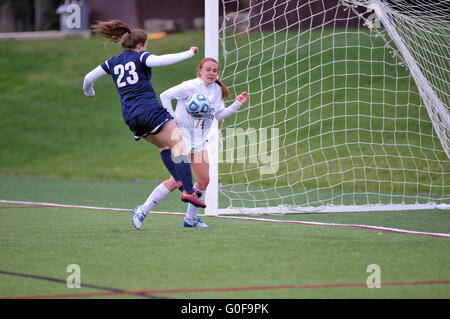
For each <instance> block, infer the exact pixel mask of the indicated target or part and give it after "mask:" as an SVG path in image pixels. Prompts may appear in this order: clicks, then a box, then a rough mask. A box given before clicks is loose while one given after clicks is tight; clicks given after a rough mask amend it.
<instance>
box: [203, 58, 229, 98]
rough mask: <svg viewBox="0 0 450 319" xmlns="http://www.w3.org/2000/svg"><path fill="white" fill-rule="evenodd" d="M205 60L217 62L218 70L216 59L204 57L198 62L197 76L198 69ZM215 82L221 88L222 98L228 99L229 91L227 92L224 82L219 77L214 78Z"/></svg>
mask: <svg viewBox="0 0 450 319" xmlns="http://www.w3.org/2000/svg"><path fill="white" fill-rule="evenodd" d="M205 62H214V63H217V65H218V66H219V70H220V64H219V62H217V61H216V60H215V59H213V58H204V59H203V60H202V61H201V62H200V64H199V65H198V72H197V76H198V75H199V73H200V69H201V68H203V64H204V63H205ZM216 83H217V84H218V85H220V88H221V89H222V100H224V101H226V100H228V98H229V95H230V93H229V91H228V88H227V86H226V85H225V84H223V82H222V81H220V80H219V79H216Z"/></svg>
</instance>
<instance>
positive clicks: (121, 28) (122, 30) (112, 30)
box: [91, 20, 147, 49]
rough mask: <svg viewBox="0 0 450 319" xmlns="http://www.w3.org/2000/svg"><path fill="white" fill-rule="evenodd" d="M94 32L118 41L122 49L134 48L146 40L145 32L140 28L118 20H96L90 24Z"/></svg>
mask: <svg viewBox="0 0 450 319" xmlns="http://www.w3.org/2000/svg"><path fill="white" fill-rule="evenodd" d="M91 30H92V32H94V33H97V34H99V35H102V36H104V37H105V38H107V39H110V40H111V41H113V42H117V43H120V44H121V45H122V47H123V48H124V49H134V48H136V46H137V45H138V44H139V43H141V44H142V45H144V44H145V42H146V41H147V32H145V31H144V30H141V29H131V28H130V27H129V26H128V24H126V23H125V22H122V21H120V20H109V21H97V23H96V24H93V25H92V26H91Z"/></svg>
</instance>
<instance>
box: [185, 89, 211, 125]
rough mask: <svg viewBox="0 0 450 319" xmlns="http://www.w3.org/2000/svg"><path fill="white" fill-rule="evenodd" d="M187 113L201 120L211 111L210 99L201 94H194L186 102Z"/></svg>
mask: <svg viewBox="0 0 450 319" xmlns="http://www.w3.org/2000/svg"><path fill="white" fill-rule="evenodd" d="M185 106H186V111H187V112H188V113H189V114H190V115H191V116H192V117H195V118H198V119H201V118H204V117H206V116H207V115H208V113H209V110H210V105H209V100H208V98H207V97H206V96H205V95H203V94H201V93H195V94H192V95H191V96H190V97H189V98H188V99H187V101H186V105H185Z"/></svg>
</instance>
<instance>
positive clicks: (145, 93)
mask: <svg viewBox="0 0 450 319" xmlns="http://www.w3.org/2000/svg"><path fill="white" fill-rule="evenodd" d="M149 56H150V53H148V52H147V51H140V52H135V51H133V50H124V51H123V52H122V53H121V54H119V55H117V56H113V57H112V58H111V59H109V60H107V61H105V62H103V63H102V64H101V67H102V68H103V70H105V72H106V73H109V74H111V76H112V78H113V80H114V83H115V85H116V87H117V91H118V92H119V95H120V103H121V104H122V115H123V118H124V120H125V121H127V120H129V119H132V118H134V117H136V116H137V115H140V114H142V113H145V112H149V111H150V112H151V111H152V110H153V109H155V108H158V107H162V106H161V104H160V103H159V101H158V99H157V98H156V93H155V91H154V90H153V86H152V84H151V82H150V80H151V78H152V69H151V68H149V67H148V66H147V65H145V61H146V59H147V58H148V57H149Z"/></svg>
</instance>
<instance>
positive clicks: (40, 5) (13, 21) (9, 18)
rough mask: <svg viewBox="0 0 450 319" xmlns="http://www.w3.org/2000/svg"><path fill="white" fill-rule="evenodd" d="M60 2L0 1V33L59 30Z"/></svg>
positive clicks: (39, 0) (57, 0)
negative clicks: (57, 10)
mask: <svg viewBox="0 0 450 319" xmlns="http://www.w3.org/2000/svg"><path fill="white" fill-rule="evenodd" d="M63 3H64V1H61V0H0V32H23V31H43V30H59V16H58V15H57V14H56V9H58V7H59V6H60V5H61V4H63Z"/></svg>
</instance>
